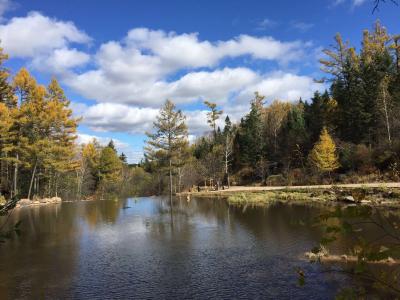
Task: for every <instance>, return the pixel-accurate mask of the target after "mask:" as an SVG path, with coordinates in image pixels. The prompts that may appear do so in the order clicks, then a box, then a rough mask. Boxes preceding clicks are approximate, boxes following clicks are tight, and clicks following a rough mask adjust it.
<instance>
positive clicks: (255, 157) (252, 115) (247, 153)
mask: <svg viewBox="0 0 400 300" xmlns="http://www.w3.org/2000/svg"><path fill="white" fill-rule="evenodd" d="M264 98H265V97H264V96H261V95H260V94H258V93H257V92H256V93H255V98H254V99H253V100H252V101H251V104H250V105H251V108H250V112H249V113H248V114H247V115H246V116H245V118H243V119H242V120H241V122H240V126H239V130H238V134H237V138H236V141H237V143H238V148H239V149H238V153H239V156H240V157H239V160H240V162H241V163H243V164H244V165H245V166H249V167H251V168H253V169H254V170H255V168H256V167H257V164H258V163H259V162H260V161H261V159H262V158H263V155H264V150H265V139H264V136H263V133H264V122H263V119H264V118H263V114H264V107H263V101H264Z"/></svg>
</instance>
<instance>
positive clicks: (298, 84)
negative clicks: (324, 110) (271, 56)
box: [237, 72, 324, 103]
mask: <svg viewBox="0 0 400 300" xmlns="http://www.w3.org/2000/svg"><path fill="white" fill-rule="evenodd" d="M322 89H324V85H322V84H320V83H317V82H315V81H314V80H313V78H311V77H309V76H301V75H296V74H292V73H283V72H274V73H271V74H266V75H265V76H264V77H263V78H262V79H260V81H259V82H257V83H256V84H254V85H249V86H248V87H247V88H246V89H245V90H244V91H242V92H241V94H240V95H239V96H238V97H237V100H238V101H239V102H241V103H244V102H247V101H248V100H249V99H251V97H252V96H253V95H254V91H258V92H259V93H261V94H262V95H264V96H266V98H267V99H268V100H275V99H280V100H285V101H296V100H299V98H300V97H302V98H303V99H309V98H310V97H311V96H312V95H313V93H314V91H317V90H322Z"/></svg>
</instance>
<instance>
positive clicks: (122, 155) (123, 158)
mask: <svg viewBox="0 0 400 300" xmlns="http://www.w3.org/2000/svg"><path fill="white" fill-rule="evenodd" d="M119 159H120V160H121V161H122V162H123V163H124V164H126V163H128V159H127V157H126V155H125V153H124V152H122V153H121V155H120V156H119Z"/></svg>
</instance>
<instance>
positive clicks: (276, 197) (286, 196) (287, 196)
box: [228, 191, 335, 205]
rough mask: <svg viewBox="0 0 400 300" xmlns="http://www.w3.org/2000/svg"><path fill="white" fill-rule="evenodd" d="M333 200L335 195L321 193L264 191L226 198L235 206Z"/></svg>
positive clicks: (238, 194) (237, 194)
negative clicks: (274, 202)
mask: <svg viewBox="0 0 400 300" xmlns="http://www.w3.org/2000/svg"><path fill="white" fill-rule="evenodd" d="M330 200H335V195H332V194H329V193H324V192H323V191H313V192H309V191H265V192H253V193H247V192H245V193H243V192H242V193H236V194H232V195H230V196H228V203H229V204H235V205H244V204H252V205H265V204H268V203H271V202H273V201H281V202H286V201H290V202H306V201H317V202H326V201H330Z"/></svg>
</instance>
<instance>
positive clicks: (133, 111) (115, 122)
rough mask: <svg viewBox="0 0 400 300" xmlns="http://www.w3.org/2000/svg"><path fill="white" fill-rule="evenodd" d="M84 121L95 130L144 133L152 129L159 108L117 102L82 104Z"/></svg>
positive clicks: (81, 111) (81, 109) (80, 107)
mask: <svg viewBox="0 0 400 300" xmlns="http://www.w3.org/2000/svg"><path fill="white" fill-rule="evenodd" d="M78 109H79V110H80V116H82V117H83V123H84V124H86V125H87V126H89V127H90V128H91V129H92V130H95V131H103V132H105V131H115V132H128V133H144V132H145V131H147V130H150V129H151V126H152V122H153V120H154V119H155V117H156V115H157V114H158V109H153V108H139V107H132V106H127V105H123V104H116V103H99V104H95V105H92V106H84V105H82V104H81V105H80V106H79V107H78Z"/></svg>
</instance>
